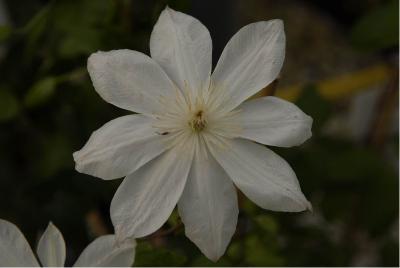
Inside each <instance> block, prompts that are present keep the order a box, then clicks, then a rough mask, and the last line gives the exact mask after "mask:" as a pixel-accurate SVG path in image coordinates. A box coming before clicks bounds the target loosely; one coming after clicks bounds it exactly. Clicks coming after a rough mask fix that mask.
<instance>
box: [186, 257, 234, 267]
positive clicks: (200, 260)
mask: <svg viewBox="0 0 400 268" xmlns="http://www.w3.org/2000/svg"><path fill="white" fill-rule="evenodd" d="M191 266H196V267H198V266H200V267H225V266H232V264H231V263H230V262H229V261H228V260H227V259H225V258H224V257H222V258H221V259H219V260H218V261H217V262H212V261H210V260H209V259H207V258H206V257H205V256H203V255H201V256H199V257H197V258H195V259H194V261H193V262H192V264H191Z"/></svg>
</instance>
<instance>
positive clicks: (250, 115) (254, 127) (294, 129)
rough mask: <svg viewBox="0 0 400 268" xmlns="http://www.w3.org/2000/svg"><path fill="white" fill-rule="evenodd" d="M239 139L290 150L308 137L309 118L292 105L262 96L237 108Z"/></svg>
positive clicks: (309, 129) (309, 132) (310, 121)
mask: <svg viewBox="0 0 400 268" xmlns="http://www.w3.org/2000/svg"><path fill="white" fill-rule="evenodd" d="M239 110H240V113H239V114H240V121H241V122H240V123H241V129H242V132H241V137H243V138H246V139H250V140H254V141H257V142H260V143H263V144H267V145H273V146H282V147H290V146H296V145H300V144H302V143H303V142H304V141H306V140H307V139H308V138H310V137H311V125H312V122H313V120H312V118H311V117H309V116H308V115H306V114H305V113H303V112H302V111H301V110H300V109H299V108H298V107H297V106H296V105H294V104H292V103H290V102H287V101H285V100H282V99H279V98H276V97H264V98H258V99H255V100H250V101H246V102H244V103H243V104H242V105H240V106H239Z"/></svg>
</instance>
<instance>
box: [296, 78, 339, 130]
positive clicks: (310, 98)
mask: <svg viewBox="0 0 400 268" xmlns="http://www.w3.org/2000/svg"><path fill="white" fill-rule="evenodd" d="M296 105H297V106H299V108H300V109H301V110H302V111H303V112H305V113H306V114H308V115H309V116H311V117H312V118H313V120H314V122H313V131H315V130H317V131H318V130H319V129H320V128H321V127H322V126H323V125H324V124H325V122H326V121H327V120H328V119H329V118H330V116H331V114H332V107H331V106H332V105H331V103H330V102H329V101H327V100H326V99H324V98H323V97H321V95H319V93H318V91H317V90H316V89H315V86H313V85H309V86H306V87H305V88H304V90H303V91H302V94H301V95H300V97H299V98H298V99H297V101H296Z"/></svg>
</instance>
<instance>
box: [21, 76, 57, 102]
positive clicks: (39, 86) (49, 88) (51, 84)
mask: <svg viewBox="0 0 400 268" xmlns="http://www.w3.org/2000/svg"><path fill="white" fill-rule="evenodd" d="M56 86H57V79H56V78H55V77H46V78H44V79H42V80H39V81H38V82H37V83H36V84H34V85H33V86H32V87H31V88H30V89H29V90H28V93H27V94H26V95H25V98H24V104H25V105H26V106H27V107H29V108H31V107H35V106H38V105H41V104H43V103H45V102H46V101H47V100H49V99H50V98H51V97H52V96H53V94H54V92H55V89H56Z"/></svg>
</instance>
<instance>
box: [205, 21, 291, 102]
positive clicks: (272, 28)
mask: <svg viewBox="0 0 400 268" xmlns="http://www.w3.org/2000/svg"><path fill="white" fill-rule="evenodd" d="M284 58H285V33H284V30H283V23H282V21H281V20H270V21H261V22H257V23H252V24H249V25H247V26H245V27H243V28H242V29H240V30H239V31H238V32H237V33H236V34H235V35H234V36H233V37H232V39H231V40H230V41H229V42H228V44H227V45H226V47H225V49H224V51H223V52H222V54H221V57H220V59H219V61H218V63H217V66H216V67H215V70H214V73H213V74H212V81H213V83H214V86H215V87H216V88H215V90H216V91H221V90H222V91H223V95H224V96H225V104H224V105H225V106H226V108H229V109H233V108H235V107H236V106H237V105H239V104H240V103H241V102H243V101H244V100H246V99H247V98H248V97H250V96H252V95H253V94H255V93H256V92H258V91H259V90H261V89H262V88H264V87H265V86H267V85H268V84H269V83H271V82H272V81H273V80H274V79H275V78H276V77H277V76H278V74H279V72H280V70H281V68H282V64H283V60H284Z"/></svg>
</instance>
